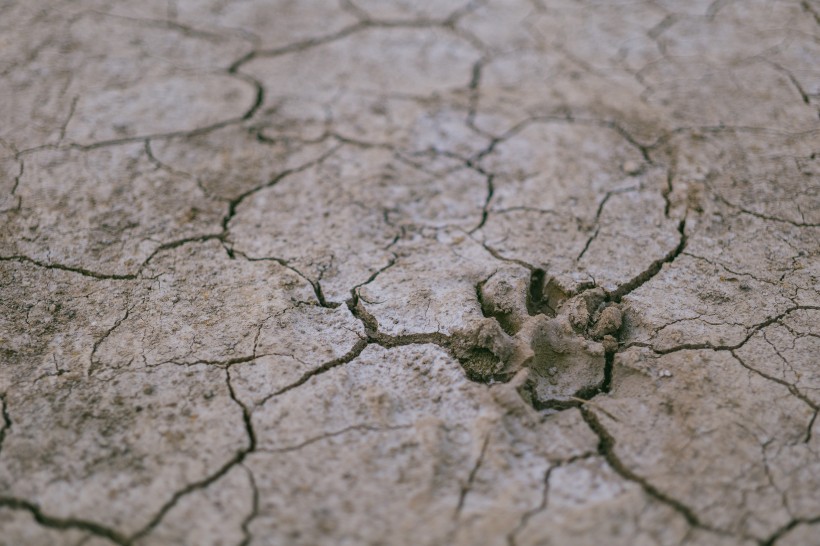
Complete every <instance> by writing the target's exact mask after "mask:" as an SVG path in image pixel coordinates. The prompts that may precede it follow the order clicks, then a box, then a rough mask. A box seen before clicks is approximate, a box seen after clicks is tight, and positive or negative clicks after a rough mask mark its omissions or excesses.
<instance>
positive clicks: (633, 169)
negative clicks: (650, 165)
mask: <svg viewBox="0 0 820 546" xmlns="http://www.w3.org/2000/svg"><path fill="white" fill-rule="evenodd" d="M621 169H622V170H623V171H624V172H625V173H626V174H628V175H629V176H635V175H636V174H639V173H640V172H641V164H640V163H639V162H637V161H633V160H631V159H630V160H628V161H624V164H623V165H621Z"/></svg>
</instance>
